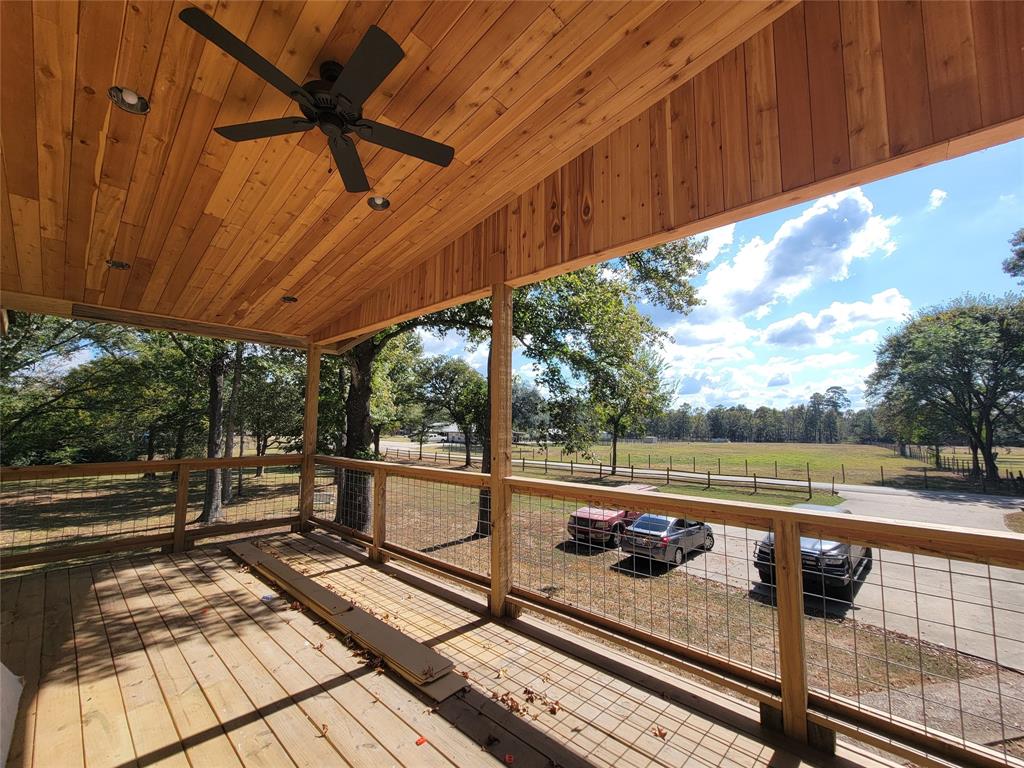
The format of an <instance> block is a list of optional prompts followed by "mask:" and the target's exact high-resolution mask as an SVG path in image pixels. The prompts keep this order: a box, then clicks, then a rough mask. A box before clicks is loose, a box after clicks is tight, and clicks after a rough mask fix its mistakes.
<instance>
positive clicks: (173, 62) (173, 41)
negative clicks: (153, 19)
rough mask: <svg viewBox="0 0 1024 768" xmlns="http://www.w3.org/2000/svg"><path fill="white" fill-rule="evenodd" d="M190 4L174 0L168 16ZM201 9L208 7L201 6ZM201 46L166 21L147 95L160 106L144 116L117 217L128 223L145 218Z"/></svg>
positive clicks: (142, 221) (198, 39)
mask: <svg viewBox="0 0 1024 768" xmlns="http://www.w3.org/2000/svg"><path fill="white" fill-rule="evenodd" d="M190 5H191V3H188V2H185V1H184V0H178V2H175V4H174V8H173V9H172V17H177V15H178V13H180V12H181V10H183V9H184V8H187V7H189V6H190ZM204 10H209V8H208V7H206V6H204ZM204 48H205V44H204V41H203V38H202V37H200V36H199V35H197V34H196V33H195V32H194V31H193V30H192V29H190V28H189V27H188V26H186V25H185V24H182V23H180V22H176V23H171V22H168V25H167V34H166V36H165V38H164V44H163V48H162V49H161V53H160V63H159V65H158V66H157V71H156V79H155V81H154V83H153V91H152V93H151V94H150V101H151V102H152V103H153V104H159V105H160V109H153V110H152V111H151V112H150V114H149V115H147V116H146V120H145V124H144V125H143V129H142V138H141V139H140V141H139V150H138V153H137V155H136V158H135V166H134V168H133V169H132V179H131V184H130V185H129V188H128V199H127V201H126V202H125V209H124V213H123V214H122V217H121V218H122V220H123V221H125V222H127V223H129V224H134V225H136V226H140V227H143V226H145V224H146V220H147V219H148V217H149V211H150V209H151V208H152V205H153V200H154V199H155V198H156V192H157V188H158V187H159V185H160V181H161V180H162V178H163V170H164V166H165V164H166V163H167V158H168V156H169V155H170V152H171V147H172V146H173V144H174V136H175V135H176V133H177V130H178V127H179V124H180V122H181V117H182V114H183V113H184V107H185V101H186V99H187V98H188V95H189V92H190V88H191V84H192V79H193V77H194V76H195V72H196V69H197V68H198V66H199V60H200V57H201V56H202V53H203V50H204Z"/></svg>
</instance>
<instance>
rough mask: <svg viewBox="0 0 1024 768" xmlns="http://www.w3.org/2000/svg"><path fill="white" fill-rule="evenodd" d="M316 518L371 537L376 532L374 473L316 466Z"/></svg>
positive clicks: (314, 495) (314, 501)
mask: <svg viewBox="0 0 1024 768" xmlns="http://www.w3.org/2000/svg"><path fill="white" fill-rule="evenodd" d="M313 486H314V490H313V515H314V516H315V517H319V518H322V519H324V520H333V521H334V522H336V523H338V524H339V525H344V526H345V527H346V528H351V529H352V530H354V531H358V532H359V533H362V534H365V535H366V536H370V535H371V533H372V531H373V511H374V510H373V492H374V484H373V473H372V472H367V471H365V470H361V469H348V468H344V469H343V468H342V467H334V466H326V465H319V464H318V465H317V466H316V472H315V476H314V483H313Z"/></svg>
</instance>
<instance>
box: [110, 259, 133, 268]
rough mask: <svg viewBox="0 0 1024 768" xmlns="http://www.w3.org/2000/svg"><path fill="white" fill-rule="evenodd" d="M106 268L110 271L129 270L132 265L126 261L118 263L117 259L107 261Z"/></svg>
mask: <svg viewBox="0 0 1024 768" xmlns="http://www.w3.org/2000/svg"><path fill="white" fill-rule="evenodd" d="M107 266H108V267H110V268H111V269H131V268H132V265H131V264H129V263H128V262H127V261H118V260H117V259H107Z"/></svg>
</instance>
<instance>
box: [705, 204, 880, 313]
mask: <svg viewBox="0 0 1024 768" xmlns="http://www.w3.org/2000/svg"><path fill="white" fill-rule="evenodd" d="M896 221H897V219H896V218H884V217H882V216H878V215H875V214H874V205H873V204H872V202H871V201H870V200H869V199H868V198H867V196H866V195H865V194H864V192H863V191H862V190H861V189H860V188H859V187H855V188H854V189H851V190H847V191H845V192H840V193H838V194H835V195H829V196H828V197H823V198H821V199H819V200H817V201H816V202H815V203H814V204H813V205H811V206H810V207H809V208H807V209H806V210H805V211H803V212H802V213H801V214H800V215H799V216H797V217H795V218H792V219H788V220H787V221H785V222H783V224H782V225H781V226H780V227H779V228H778V230H777V231H776V232H775V235H774V236H773V237H772V239H771V240H770V241H765V240H763V239H762V238H760V237H755V238H753V239H752V240H750V241H749V242H747V243H745V244H744V245H743V247H742V248H740V250H739V252H738V253H737V254H736V256H735V257H734V258H732V259H731V260H729V261H727V262H723V263H722V264H719V265H718V266H717V267H715V268H714V269H712V270H711V271H710V272H709V273H708V276H707V280H706V281H705V284H704V286H703V287H702V288H701V289H700V295H701V297H702V298H703V299H704V300H705V301H706V302H707V304H706V307H705V310H704V312H703V317H705V318H706V319H708V320H710V319H713V318H714V317H715V316H727V317H742V316H744V315H748V314H751V313H753V314H754V316H755V317H764V316H765V315H766V314H767V313H768V312H769V311H770V310H771V307H772V306H774V305H775V304H777V303H778V302H780V301H789V300H792V299H793V298H795V297H796V296H798V295H799V294H801V293H803V292H804V291H806V290H808V289H809V288H811V287H812V286H813V285H815V284H817V283H821V282H823V281H825V280H831V281H839V280H845V279H846V278H847V276H848V275H849V269H850V264H851V263H852V262H853V261H854V259H861V258H867V257H868V256H871V255H873V254H875V253H882V254H883V255H889V254H891V253H892V252H893V251H894V250H895V248H896V244H895V242H894V241H893V239H892V234H891V231H890V228H891V227H892V225H893V224H894V223H895V222H896ZM695 314H697V313H695Z"/></svg>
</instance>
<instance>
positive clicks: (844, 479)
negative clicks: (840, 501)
mask: <svg viewBox="0 0 1024 768" xmlns="http://www.w3.org/2000/svg"><path fill="white" fill-rule="evenodd" d="M839 467H840V469H842V470H843V483H846V465H845V464H840V465H839Z"/></svg>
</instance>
